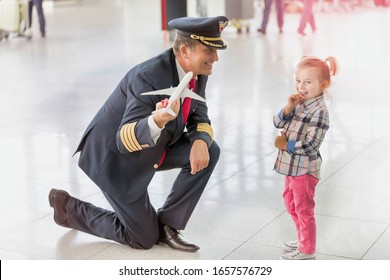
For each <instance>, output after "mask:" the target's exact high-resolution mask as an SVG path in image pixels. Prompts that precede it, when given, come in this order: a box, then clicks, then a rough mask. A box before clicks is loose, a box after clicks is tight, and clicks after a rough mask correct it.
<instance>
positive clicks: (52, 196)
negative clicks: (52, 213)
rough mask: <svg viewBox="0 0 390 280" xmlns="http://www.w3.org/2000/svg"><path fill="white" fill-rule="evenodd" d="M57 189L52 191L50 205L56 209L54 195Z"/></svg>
mask: <svg viewBox="0 0 390 280" xmlns="http://www.w3.org/2000/svg"><path fill="white" fill-rule="evenodd" d="M56 191H57V189H51V190H50V192H49V204H50V207H52V208H54V195H55V193H56Z"/></svg>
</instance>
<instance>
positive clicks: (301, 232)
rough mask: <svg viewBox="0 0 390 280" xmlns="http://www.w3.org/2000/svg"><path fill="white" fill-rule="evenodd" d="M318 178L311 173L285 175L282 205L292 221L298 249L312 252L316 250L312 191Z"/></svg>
mask: <svg viewBox="0 0 390 280" xmlns="http://www.w3.org/2000/svg"><path fill="white" fill-rule="evenodd" d="M317 183H318V179H317V178H315V177H313V176H312V175H309V174H305V175H302V176H285V186H284V192H283V200H284V205H285V206H286V209H287V212H288V213H289V214H290V215H291V218H292V219H293V221H294V224H295V227H296V230H297V237H298V242H299V247H298V249H299V251H301V252H302V253H304V254H313V253H315V251H316V220H315V218H314V206H315V202H314V193H315V187H316V185H317Z"/></svg>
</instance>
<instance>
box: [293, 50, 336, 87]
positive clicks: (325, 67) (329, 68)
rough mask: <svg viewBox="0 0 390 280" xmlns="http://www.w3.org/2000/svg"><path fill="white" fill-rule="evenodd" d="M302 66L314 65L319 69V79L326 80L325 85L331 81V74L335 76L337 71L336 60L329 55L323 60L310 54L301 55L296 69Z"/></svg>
mask: <svg viewBox="0 0 390 280" xmlns="http://www.w3.org/2000/svg"><path fill="white" fill-rule="evenodd" d="M303 66H308V67H315V68H317V69H319V70H320V75H321V76H320V81H321V82H323V81H327V82H328V84H327V86H329V85H330V83H331V76H335V75H336V74H338V72H339V66H338V63H337V60H336V58H335V57H333V56H329V57H327V58H325V59H324V60H321V59H319V58H316V57H312V56H303V57H302V58H301V61H300V62H299V63H298V65H297V69H299V68H301V67H303Z"/></svg>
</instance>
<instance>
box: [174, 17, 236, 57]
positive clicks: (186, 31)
mask: <svg viewBox="0 0 390 280" xmlns="http://www.w3.org/2000/svg"><path fill="white" fill-rule="evenodd" d="M228 23H229V19H228V18H226V17H224V16H217V17H198V18H195V17H181V18H175V19H173V20H171V21H169V22H168V25H169V26H171V27H172V28H175V29H176V32H177V33H178V34H180V35H182V36H185V37H189V38H192V39H194V40H198V41H199V42H201V43H202V44H203V45H205V46H207V47H212V48H215V49H220V50H223V49H226V47H227V45H226V44H225V42H224V41H222V38H221V32H222V31H223V30H224V29H225V27H226V26H227V25H228Z"/></svg>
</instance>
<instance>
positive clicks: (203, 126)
mask: <svg viewBox="0 0 390 280" xmlns="http://www.w3.org/2000/svg"><path fill="white" fill-rule="evenodd" d="M196 131H202V132H206V133H207V134H208V135H210V137H211V139H214V131H213V128H212V127H211V125H209V124H208V123H198V126H197V128H196Z"/></svg>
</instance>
